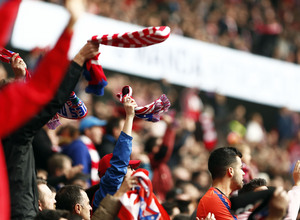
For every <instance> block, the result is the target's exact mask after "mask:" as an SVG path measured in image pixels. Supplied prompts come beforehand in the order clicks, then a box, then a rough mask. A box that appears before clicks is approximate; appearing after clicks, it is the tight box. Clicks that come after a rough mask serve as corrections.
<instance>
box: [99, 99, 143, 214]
mask: <svg viewBox="0 0 300 220" xmlns="http://www.w3.org/2000/svg"><path fill="white" fill-rule="evenodd" d="M124 99H125V100H124V109H125V112H126V118H125V123H124V127H123V130H122V132H121V134H120V136H119V138H118V141H117V144H116V146H115V148H114V151H113V156H112V158H111V159H110V164H111V167H109V168H108V169H107V170H106V172H105V174H104V176H103V177H101V179H100V187H99V190H97V192H96V193H95V197H94V202H93V210H94V211H95V210H96V209H97V208H98V206H99V204H100V202H101V201H102V199H103V198H104V197H105V196H106V194H110V195H114V194H115V193H116V191H117V190H118V189H119V188H120V186H121V183H122V181H123V178H124V176H125V175H126V173H127V167H128V164H129V160H130V155H131V151H132V137H131V131H132V124H133V119H134V115H135V113H134V108H135V107H136V106H137V105H136V103H135V101H134V100H133V99H132V98H131V97H125V98H124Z"/></svg>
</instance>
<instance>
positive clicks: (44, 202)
mask: <svg viewBox="0 0 300 220" xmlns="http://www.w3.org/2000/svg"><path fill="white" fill-rule="evenodd" d="M38 187H39V191H40V192H41V193H42V195H40V198H41V199H40V202H39V209H40V211H42V210H44V209H51V210H54V209H55V203H56V200H55V195H54V194H53V193H52V191H51V190H50V189H49V187H48V186H47V185H46V184H39V185H38Z"/></svg>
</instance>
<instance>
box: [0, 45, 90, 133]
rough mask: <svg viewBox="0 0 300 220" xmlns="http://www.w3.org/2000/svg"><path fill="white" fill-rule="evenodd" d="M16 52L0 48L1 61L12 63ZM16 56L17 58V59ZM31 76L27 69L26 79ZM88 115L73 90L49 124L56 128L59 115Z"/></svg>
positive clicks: (76, 117)
mask: <svg viewBox="0 0 300 220" xmlns="http://www.w3.org/2000/svg"><path fill="white" fill-rule="evenodd" d="M15 54H16V53H15V52H13V51H10V50H7V49H5V48H1V49H0V61H2V62H5V63H10V62H11V58H12V57H13V56H14V55H15ZM17 58H20V59H22V58H21V57H20V56H17ZM17 58H16V59H17ZM30 77H31V75H30V73H29V71H28V70H27V69H26V77H25V81H27V80H29V79H30ZM86 115H87V108H86V106H85V104H84V103H83V102H82V101H81V100H80V99H79V98H78V97H77V96H76V94H75V92H71V94H70V96H69V98H68V100H67V101H66V103H65V104H64V106H63V107H62V108H61V109H60V110H59V112H58V113H57V114H55V115H54V116H53V118H52V119H50V120H49V121H48V123H47V126H48V128H49V129H52V130H54V129H55V128H57V127H58V126H59V125H61V123H60V121H59V117H58V116H61V117H64V118H68V119H81V118H84V117H85V116H86Z"/></svg>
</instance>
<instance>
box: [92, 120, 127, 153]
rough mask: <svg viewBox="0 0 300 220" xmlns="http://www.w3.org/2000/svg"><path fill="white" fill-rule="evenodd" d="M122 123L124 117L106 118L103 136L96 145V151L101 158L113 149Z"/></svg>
mask: <svg viewBox="0 0 300 220" xmlns="http://www.w3.org/2000/svg"><path fill="white" fill-rule="evenodd" d="M123 125H124V119H123V118H121V117H112V118H110V119H109V120H108V122H107V124H106V126H105V134H104V136H103V139H102V142H101V143H100V144H97V145H96V147H97V151H98V152H99V154H100V157H101V158H102V157H104V156H105V155H106V154H110V153H112V152H113V151H114V148H115V145H116V143H117V139H118V137H119V136H120V133H121V130H122V128H123Z"/></svg>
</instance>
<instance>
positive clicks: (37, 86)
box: [0, 0, 80, 137]
mask: <svg viewBox="0 0 300 220" xmlns="http://www.w3.org/2000/svg"><path fill="white" fill-rule="evenodd" d="M67 2H68V4H69V8H68V9H69V11H70V14H71V19H70V22H69V24H68V26H67V28H66V29H65V31H64V32H63V34H62V35H61V37H60V39H59V40H58V42H57V43H56V45H55V47H54V48H53V49H52V50H51V51H50V52H49V53H48V54H46V56H45V57H44V59H43V60H42V61H41V63H40V65H39V66H38V68H37V70H36V71H35V73H34V76H33V77H32V79H31V80H29V82H28V83H20V82H15V83H11V84H9V85H7V86H5V87H4V88H3V89H2V90H1V91H0V100H1V103H5V105H3V106H2V108H0V123H1V124H2V125H3V124H5V126H1V127H0V137H3V136H6V135H7V134H9V133H10V132H12V131H13V130H14V129H16V128H18V127H19V126H21V125H22V124H24V123H25V122H26V121H27V120H29V119H30V118H31V117H32V116H33V115H35V114H36V113H37V112H39V111H40V110H41V108H42V107H43V106H44V105H45V104H46V103H48V102H49V101H50V100H51V98H52V97H53V95H54V94H55V92H56V90H57V88H58V86H59V85H60V83H61V81H62V79H63V77H64V75H65V73H66V72H67V71H66V70H67V67H68V65H69V60H68V51H69V47H70V43H71V38H72V35H73V24H74V21H76V20H77V19H78V12H77V11H75V10H77V7H76V4H80V3H79V2H78V0H67ZM72 4H73V5H72Z"/></svg>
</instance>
